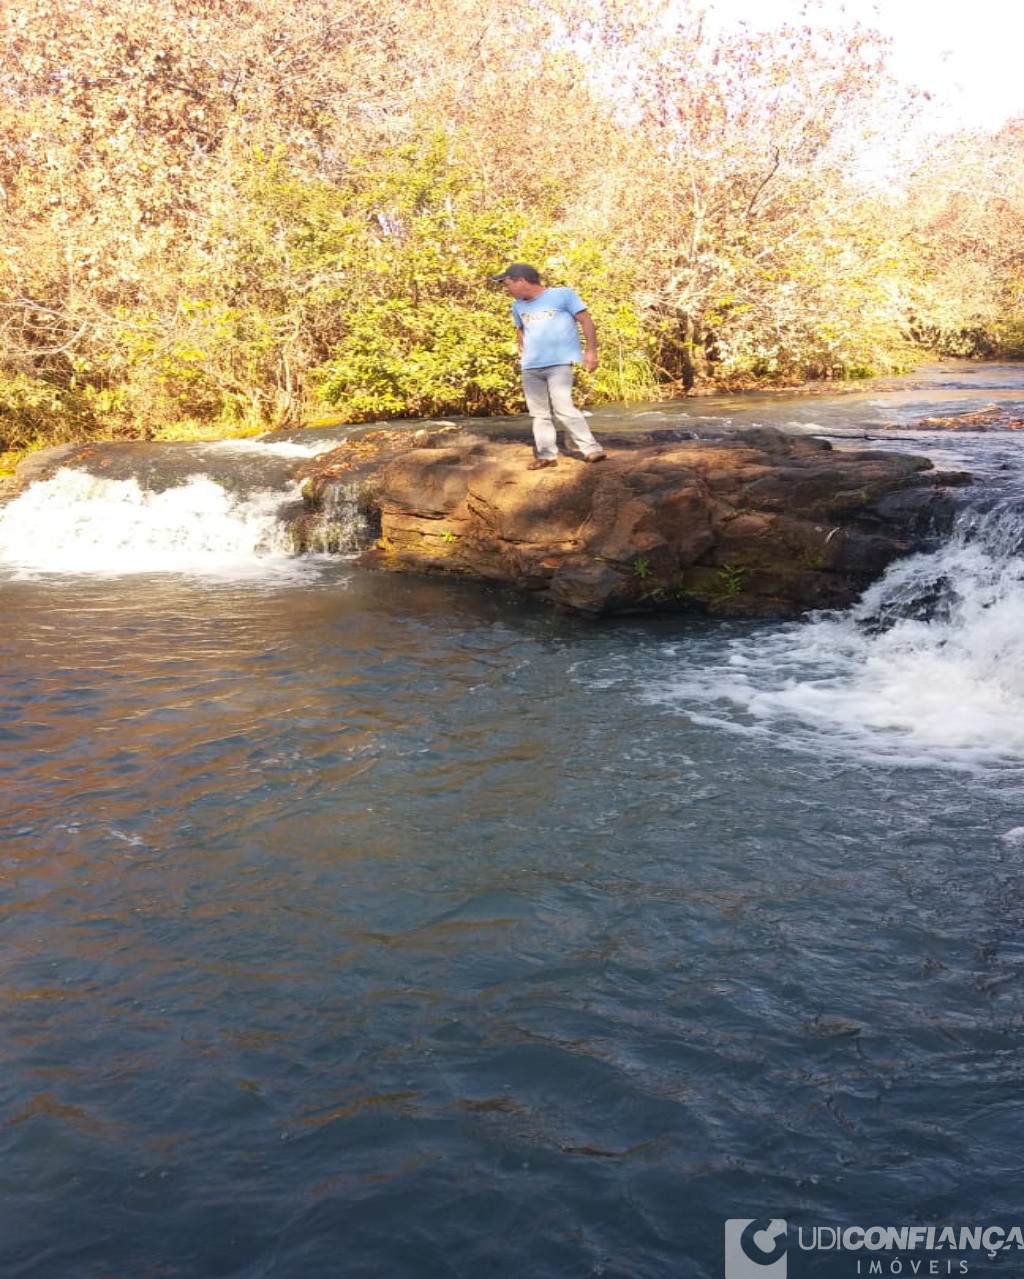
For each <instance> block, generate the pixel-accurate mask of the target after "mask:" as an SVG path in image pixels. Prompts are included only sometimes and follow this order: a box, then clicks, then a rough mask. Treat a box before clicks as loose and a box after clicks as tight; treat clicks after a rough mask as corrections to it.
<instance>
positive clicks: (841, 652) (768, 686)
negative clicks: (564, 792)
mask: <svg viewBox="0 0 1024 1279" xmlns="http://www.w3.org/2000/svg"><path fill="white" fill-rule="evenodd" d="M1021 531H1022V530H1021V522H1020V519H1019V516H1018V515H1017V513H1016V512H1005V511H1004V512H999V513H997V514H995V515H993V516H989V517H984V518H979V517H977V516H974V517H972V518H970V519H968V520H966V521H965V522H964V525H963V526H962V528H961V529H960V531H959V533H958V535H957V536H956V537H954V538H953V539H952V541H951V542H950V543H949V544H948V545H947V546H945V547H943V548H942V549H940V550H939V551H936V552H935V553H934V554H931V555H919V556H915V557H913V558H912V559H908V560H904V561H902V562H900V563H898V564H897V565H895V566H894V567H893V568H892V569H891V570H890V572H889V573H888V574H887V575H886V576H885V577H884V578H883V579H882V580H881V581H880V582H879V583H877V584H876V585H875V586H874V587H873V588H872V589H871V590H869V591H868V592H867V593H866V594H865V596H864V598H863V600H862V601H861V603H860V604H859V605H858V607H857V608H855V609H854V610H852V611H851V612H850V613H848V614H844V615H831V616H825V617H819V618H816V619H812V620H810V621H808V622H805V623H798V624H790V625H787V626H785V627H782V628H780V629H777V630H775V631H772V632H769V633H767V634H765V633H763V632H762V633H759V634H756V635H751V636H745V637H743V638H741V639H737V640H734V641H733V642H732V643H731V645H730V646H729V648H728V649H727V650H726V651H725V652H724V653H723V654H722V655H721V657H720V658H719V660H717V661H715V662H712V663H709V664H707V665H706V666H704V667H702V668H698V669H689V668H688V669H686V670H685V671H683V672H680V674H679V675H678V676H677V677H675V678H673V679H671V680H669V681H667V682H661V683H659V684H658V685H657V686H656V687H653V688H651V689H650V690H649V694H648V695H649V696H650V697H651V698H652V699H653V700H655V701H659V702H662V703H669V704H671V705H674V706H677V707H680V708H682V709H685V710H686V712H687V714H688V715H690V717H691V718H692V719H694V720H695V721H697V722H702V723H709V724H715V725H718V726H720V727H723V728H727V729H729V730H730V731H734V732H744V733H749V732H754V731H757V732H772V733H776V732H777V733H778V734H779V737H780V741H781V740H782V739H783V738H785V744H786V745H787V747H795V748H797V749H807V750H813V751H815V752H816V753H820V752H823V751H824V752H829V753H841V754H844V755H848V754H850V753H851V752H852V753H854V754H856V755H857V756H859V757H861V758H870V759H872V760H875V761H880V760H881V761H884V762H886V763H889V764H893V765H911V766H921V765H933V764H945V765H952V766H957V767H964V768H971V767H975V766H986V765H989V764H995V763H1000V762H1004V763H1019V762H1021V761H1024V563H1022V561H1021V559H1020V556H1019V554H1018V544H1019V541H1020V538H1021Z"/></svg>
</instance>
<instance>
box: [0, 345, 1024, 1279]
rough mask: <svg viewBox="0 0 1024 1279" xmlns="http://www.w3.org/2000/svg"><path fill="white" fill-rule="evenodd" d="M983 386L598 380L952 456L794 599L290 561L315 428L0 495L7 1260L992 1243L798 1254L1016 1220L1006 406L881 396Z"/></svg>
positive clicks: (804, 1270) (997, 371) (535, 1270)
mask: <svg viewBox="0 0 1024 1279" xmlns="http://www.w3.org/2000/svg"><path fill="white" fill-rule="evenodd" d="M989 404H998V405H1000V406H1003V407H1004V408H1007V410H1008V411H1013V412H1017V413H1019V412H1020V411H1021V407H1022V406H1024V369H1021V368H1005V367H1004V368H997V367H987V368H984V367H981V368H974V369H965V368H961V367H949V368H947V369H940V370H934V371H932V372H931V373H930V374H929V376H928V377H926V378H923V379H921V378H919V379H917V380H916V381H915V382H914V383H913V384H904V385H903V386H902V387H901V385H900V384H896V385H895V386H894V387H893V388H892V389H891V390H886V391H885V392H884V393H883V392H878V391H872V392H870V393H865V394H863V395H857V396H845V397H836V398H835V399H817V400H800V399H792V400H789V401H783V400H779V399H771V400H769V399H765V400H763V401H761V400H757V399H748V400H743V399H735V400H712V401H688V402H686V403H685V404H682V405H671V406H659V407H651V406H647V407H646V408H644V407H641V408H630V409H628V410H618V411H614V410H602V411H600V412H599V413H597V414H595V418H594V421H595V426H596V429H597V431H598V433H599V434H600V432H601V431H602V430H604V429H607V428H609V427H614V428H615V429H617V430H618V429H622V428H623V427H624V426H635V427H639V428H643V429H651V427H652V426H654V427H656V426H659V425H665V426H669V427H673V428H679V427H684V428H690V427H692V428H694V429H704V428H712V429H722V428H728V427H730V426H736V425H744V424H748V423H751V422H770V423H774V424H777V425H783V426H786V427H788V428H790V429H797V430H808V431H816V432H819V433H825V434H828V435H829V436H830V438H832V439H833V442H834V443H835V444H836V446H837V447H843V446H844V445H845V444H846V443H847V442H852V443H853V444H859V443H860V441H861V440H862V439H863V438H864V437H869V438H870V439H871V441H872V442H871V445H870V447H887V448H902V449H908V450H910V451H913V452H924V453H927V454H929V455H931V456H933V457H934V458H935V459H936V462H937V464H938V465H940V466H942V467H944V468H948V467H960V468H966V469H970V470H972V471H973V472H975V474H977V475H978V476H979V480H980V482H979V483H978V484H977V485H976V486H974V488H973V489H972V490H970V492H969V493H968V494H967V498H968V502H969V506H970V509H969V510H966V511H965V513H964V516H963V518H962V520H961V522H960V525H959V527H958V529H957V530H956V532H955V534H954V535H953V536H952V537H951V538H950V539H949V541H948V543H947V544H946V545H945V546H944V547H943V548H942V549H940V550H938V551H937V552H935V553H934V554H931V555H922V556H916V557H914V558H913V559H911V560H907V561H904V562H902V563H901V564H898V565H896V566H894V568H893V569H892V570H891V571H890V572H889V574H888V575H887V576H886V577H885V578H884V579H883V580H882V581H881V582H879V583H878V584H877V585H876V586H875V587H874V588H873V589H872V590H871V591H870V592H869V593H868V595H867V596H866V597H865V598H864V600H863V601H862V602H861V603H860V604H859V605H858V606H857V607H856V608H855V609H853V610H851V611H850V612H849V613H847V614H843V615H838V616H826V617H817V618H810V619H807V620H805V621H803V622H800V623H798V624H785V625H779V624H774V623H760V624H751V623H743V624H738V623H730V622H721V621H708V620H706V619H699V618H685V617H679V618H672V619H657V620H649V621H639V620H629V621H618V622H614V623H603V624H599V625H595V624H592V623H581V622H578V621H574V620H571V619H567V618H563V617H559V616H556V615H553V614H551V613H549V612H548V611H547V610H545V609H544V608H542V607H540V606H538V605H534V604H531V603H530V602H524V601H521V600H517V599H515V598H513V597H511V596H510V595H508V594H505V593H503V592H500V591H494V590H490V589H483V588H476V587H472V586H467V585H465V584H461V583H452V582H444V581H441V580H438V581H433V580H420V579H414V578H400V577H392V576H383V575H375V574H371V573H367V572H365V571H362V570H359V569H358V568H356V567H355V566H354V565H353V564H352V562H351V560H350V559H347V558H345V557H344V556H311V557H306V558H303V559H296V558H294V557H292V556H291V555H290V553H289V551H288V546H287V540H286V539H285V538H284V537H283V536H282V532H281V527H280V524H279V522H278V520H277V512H278V511H279V509H280V508H281V507H282V505H283V504H287V503H290V502H293V501H294V499H295V488H294V482H293V481H292V480H291V479H290V478H289V475H290V470H289V468H290V467H291V466H293V464H294V461H295V458H296V457H297V456H301V455H305V456H308V455H309V454H310V453H314V452H316V451H317V450H318V449H324V448H327V447H330V445H331V444H333V443H334V442H335V440H336V436H332V435H331V434H330V433H322V434H321V435H316V434H315V433H314V434H307V435H304V436H302V437H298V436H296V437H272V438H271V439H269V440H268V441H267V442H265V443H262V444H258V445H254V444H249V445H245V446H242V445H220V446H216V447H214V448H210V447H207V448H206V449H203V448H201V447H199V446H191V447H189V448H186V447H185V446H182V448H181V449H180V450H174V449H167V448H165V449H164V450H163V451H162V452H161V451H160V450H157V449H155V448H150V449H149V450H148V451H146V450H140V451H139V452H138V454H137V455H136V454H133V453H132V451H131V450H127V451H122V453H121V454H119V456H121V457H122V458H128V460H129V462H130V466H129V465H127V464H126V466H123V467H122V468H121V471H120V472H118V473H116V474H114V473H107V472H104V473H103V474H94V475H89V474H86V473H84V472H80V471H71V470H64V471H61V472H59V473H58V474H57V476H56V477H54V478H53V479H51V480H48V481H45V482H40V483H37V484H35V485H33V486H32V487H31V488H30V489H28V490H27V492H26V493H25V494H24V495H23V496H22V497H20V498H18V499H16V500H15V501H13V502H11V503H9V504H8V505H7V506H6V507H4V508H0V592H2V599H3V636H2V658H3V668H4V679H3V685H2V687H3V694H2V718H0V750H2V760H3V776H4V780H3V791H2V797H3V799H2V813H0V835H2V838H3V843H2V847H0V918H2V929H3V931H2V937H3V948H2V953H3V957H4V980H3V984H2V986H0V1001H2V1033H0V1098H2V1116H3V1122H2V1125H0V1276H2V1279H23V1277H24V1279H165V1277H171V1276H173V1277H180V1279H214V1277H220V1276H224V1277H228V1276H231V1277H233V1279H270V1277H273V1279H327V1277H334V1276H344V1277H346V1279H348V1277H349V1276H353V1277H354V1276H359V1277H362V1276H367V1277H370V1276H381V1277H383V1279H449V1277H453V1276H458V1277H460V1279H477V1277H478V1276H480V1277H484V1276H486V1277H488V1279H490V1277H494V1279H513V1277H514V1279H527V1277H529V1279H563V1277H564V1279H568V1277H570V1276H572V1277H575V1276H609V1277H617V1279H627V1277H628V1279H647V1277H650V1279H665V1277H668V1276H681V1277H682V1279H690V1277H696V1279H703V1277H704V1276H707V1277H714V1279H721V1276H723V1275H725V1276H726V1279H749V1277H750V1276H751V1275H754V1276H757V1275H775V1276H777V1277H778V1276H779V1275H780V1274H781V1273H782V1272H783V1271H782V1270H780V1269H779V1265H780V1264H781V1266H782V1267H783V1268H784V1267H785V1265H786V1261H787V1260H788V1267H789V1270H788V1273H789V1276H790V1279H801V1276H804V1275H807V1276H820V1277H822V1279H842V1277H844V1276H854V1275H858V1274H862V1273H863V1274H867V1273H869V1269H868V1267H869V1264H872V1263H874V1262H877V1263H878V1264H880V1265H881V1266H883V1269H882V1270H876V1271H872V1272H871V1273H885V1274H889V1273H900V1271H899V1270H896V1269H894V1264H896V1262H897V1261H898V1259H900V1258H902V1262H901V1264H902V1273H903V1274H911V1273H923V1274H942V1275H946V1274H961V1273H970V1274H993V1275H1002V1276H1013V1275H1019V1274H1021V1273H1024V1251H1019V1250H1018V1249H1017V1247H1016V1244H1015V1243H1013V1244H1012V1246H1011V1248H1010V1249H1009V1250H1007V1251H1003V1252H1001V1253H1000V1254H999V1255H998V1256H996V1257H995V1258H994V1259H993V1258H992V1257H990V1256H988V1255H987V1254H986V1252H985V1250H984V1249H980V1248H974V1249H973V1250H972V1249H971V1248H970V1247H969V1248H968V1250H967V1251H955V1250H951V1249H950V1248H949V1247H948V1246H947V1247H946V1248H945V1250H944V1251H943V1250H936V1251H934V1252H932V1253H928V1254H925V1253H924V1252H922V1250H921V1245H920V1244H918V1247H917V1251H916V1252H914V1251H904V1252H902V1253H900V1252H899V1251H895V1252H894V1251H885V1250H876V1251H866V1250H863V1249H862V1250H860V1251H853V1250H849V1251H842V1252H839V1251H832V1252H827V1251H820V1250H819V1251H811V1250H808V1249H805V1248H804V1247H803V1246H802V1244H801V1243H800V1242H799V1241H798V1240H799V1239H802V1240H803V1243H806V1242H807V1241H808V1240H809V1239H811V1240H813V1239H815V1238H817V1239H819V1241H820V1240H821V1239H823V1238H827V1229H826V1228H828V1227H840V1228H842V1227H848V1226H851V1225H852V1226H861V1227H865V1228H868V1227H872V1226H896V1227H899V1226H907V1227H909V1226H916V1225H925V1226H929V1225H930V1226H936V1227H943V1226H946V1225H949V1224H952V1225H954V1226H956V1227H957V1228H958V1229H959V1227H960V1226H967V1227H974V1226H979V1227H981V1226H985V1227H999V1228H1001V1229H1003V1230H1005V1231H1007V1232H1010V1231H1012V1229H1013V1228H1014V1227H1022V1226H1024V1208H1022V1203H1021V1195H1020V1188H1021V1181H1022V1163H1024V1156H1022V1154H1021V1151H1022V1149H1024V1058H1022V1055H1021V1049H1022V1043H1024V988H1022V979H1024V568H1022V561H1021V558H1020V549H1021V541H1022V538H1024V521H1022V519H1021V516H1020V498H1021V492H1022V488H1024V468H1022V466H1021V462H1020V459H1019V449H1020V447H1021V443H1022V442H1024V437H1021V436H1020V435H1019V433H1014V432H1012V431H1007V430H1004V431H1000V430H996V431H986V432H981V431H979V432H956V433H955V434H951V433H948V432H947V433H940V432H933V433H925V434H921V433H919V432H911V431H909V430H908V429H903V428H905V427H907V426H908V425H909V423H910V421H911V420H912V419H914V418H915V417H919V416H921V415H922V414H925V413H931V414H942V413H948V412H964V411H967V410H970V409H976V408H981V407H985V406H987V405H989ZM883 427H884V428H886V429H885V430H884V431H883ZM880 436H882V437H884V438H883V439H882V441H881V443H880V442H879V437H880ZM155 457H157V458H163V459H164V461H163V462H162V463H160V464H158V463H157V462H155V461H154V458H155ZM168 459H170V460H168ZM172 462H173V465H172ZM161 466H162V467H163V470H162V471H161ZM154 468H156V469H155V470H154ZM100 469H102V468H100ZM114 469H115V470H116V468H114ZM170 471H173V476H171V475H170ZM158 473H159V474H158ZM160 474H162V475H163V478H162V479H161V478H160V477H159V475H160ZM736 1218H739V1219H763V1220H764V1221H765V1222H767V1220H768V1219H774V1220H785V1221H788V1222H789V1234H788V1241H789V1252H788V1257H787V1256H786V1254H783V1258H782V1261H781V1263H776V1266H775V1268H774V1269H772V1268H771V1266H769V1265H767V1264H758V1258H762V1259H763V1256H764V1255H766V1254H759V1253H754V1254H751V1255H752V1256H753V1258H754V1259H753V1260H750V1259H749V1258H748V1257H743V1258H738V1256H737V1255H735V1254H733V1255H730V1256H728V1257H727V1256H726V1255H725V1252H724V1249H725V1240H726V1236H727V1233H728V1230H730V1229H732V1230H735V1229H736V1228H735V1227H726V1221H727V1219H736ZM798 1227H802V1228H803V1235H802V1236H798V1233H797V1231H798ZM817 1227H821V1228H822V1230H821V1231H819V1233H818V1235H814V1233H813V1231H814V1229H815V1228H817ZM823 1232H825V1233H823ZM1022 1242H1024V1241H1022ZM968 1243H969V1244H970V1243H971V1240H969V1241H968ZM747 1251H748V1253H749V1248H748V1250H747ZM990 1251H992V1252H995V1251H996V1249H995V1248H993V1249H991V1250H990ZM922 1259H924V1260H923V1268H920V1269H918V1270H917V1271H916V1272H915V1271H914V1270H913V1269H912V1264H911V1263H915V1264H917V1265H918V1266H921V1265H922ZM929 1264H932V1265H933V1266H937V1267H938V1268H937V1269H936V1268H932V1269H929V1268H928V1267H929ZM963 1265H966V1266H967V1267H968V1270H967V1271H964V1270H963V1269H962V1266H963Z"/></svg>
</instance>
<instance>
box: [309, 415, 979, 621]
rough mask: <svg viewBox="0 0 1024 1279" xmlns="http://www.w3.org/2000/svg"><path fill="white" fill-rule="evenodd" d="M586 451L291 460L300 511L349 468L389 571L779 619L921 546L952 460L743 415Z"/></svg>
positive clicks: (428, 448)
mask: <svg viewBox="0 0 1024 1279" xmlns="http://www.w3.org/2000/svg"><path fill="white" fill-rule="evenodd" d="M603 443H604V444H605V448H606V451H607V454H608V456H607V459H606V460H605V461H604V462H603V463H601V464H600V465H587V464H584V463H583V461H582V460H580V459H576V458H571V457H565V456H562V457H561V458H560V459H559V463H558V465H557V466H555V467H551V468H547V469H543V470H539V471H530V470H529V469H528V464H529V463H530V461H532V457H533V455H532V452H531V450H530V447H529V444H528V442H527V439H525V438H518V439H504V440H502V439H495V438H494V437H493V436H491V437H483V436H478V435H472V434H467V433H463V432H459V431H453V432H444V431H442V432H436V433H433V434H431V433H429V432H419V433H418V435H417V436H415V437H413V439H412V444H413V445H414V446H413V447H406V448H403V449H400V450H393V451H392V452H391V453H390V454H389V455H387V456H380V457H378V458H377V459H375V461H373V462H366V461H364V462H363V464H362V465H361V466H360V467H359V468H356V469H355V470H354V469H353V468H352V467H350V466H349V465H348V463H347V462H346V460H345V456H344V450H338V451H337V456H336V455H334V454H327V455H325V456H324V457H322V458H320V459H318V460H317V462H316V464H314V465H313V466H312V467H311V468H310V471H309V474H308V476H307V479H306V485H305V490H304V491H305V497H306V503H307V507H308V510H309V511H310V512H315V511H316V510H317V509H319V508H320V507H321V506H322V505H323V504H324V503H329V502H330V501H332V500H335V499H334V494H335V491H336V488H337V486H338V485H339V484H341V483H345V484H348V485H349V486H351V485H352V483H353V482H355V483H357V484H358V486H359V493H360V502H361V504H362V505H363V506H364V508H365V509H366V511H367V512H368V514H370V516H371V517H372V519H373V521H374V523H375V526H376V529H377V537H376V540H375V542H374V544H373V546H372V547H371V548H370V549H368V550H367V551H365V552H364V553H363V555H362V557H361V562H362V563H363V564H364V565H367V566H370V567H373V568H377V569H381V570H389V571H398V572H411V573H446V574H459V575H462V576H465V577H470V578H476V579H480V580H483V581H488V582H497V583H502V584H505V585H507V586H509V587H513V588H515V589H518V590H521V591H524V592H529V593H532V594H534V595H537V596H539V597H541V598H543V599H545V600H547V601H548V602H550V603H551V604H552V605H555V606H558V607H559V608H563V609H567V610H571V611H573V612H577V613H581V614H588V615H591V616H610V615H614V614H623V613H645V612H667V611H687V610H695V609H696V610H701V611H704V612H709V613H713V614H718V615H725V616H746V617H791V616H796V615H799V614H800V613H803V612H806V611H808V610H811V609H819V608H834V607H844V606H846V605H848V604H850V603H852V602H853V601H854V600H855V599H856V598H857V597H858V596H859V595H860V594H861V592H862V591H863V590H864V589H865V587H866V586H868V585H869V584H870V583H871V582H872V581H873V580H875V579H876V578H877V577H878V576H879V575H880V574H881V573H882V572H883V571H884V569H885V568H886V566H887V565H888V564H889V563H891V562H892V561H893V560H894V559H896V558H898V557H900V556H902V555H906V554H909V553H911V552H913V551H916V550H919V549H924V548H925V547H927V546H929V545H932V544H934V542H935V540H936V539H937V538H938V537H940V536H941V535H942V533H943V532H944V531H945V530H946V529H948V527H949V525H950V523H951V520H952V517H953V514H954V510H955V500H954V497H953V489H955V488H956V487H957V486H958V485H960V484H963V483H967V482H969V477H967V476H965V475H963V474H960V473H952V474H950V473H939V472H936V471H935V470H934V469H933V467H932V464H931V462H929V461H928V460H927V459H926V458H921V457H912V456H907V455H903V454H895V453H889V452H882V451H870V450H868V451H865V450H861V451H855V450H847V449H834V448H833V447H832V446H831V445H830V444H829V443H828V442H827V441H825V440H821V439H816V438H812V437H808V436H804V435H790V434H787V433H785V432H782V431H779V430H777V429H774V428H770V427H765V428H753V429H750V430H747V431H737V432H735V433H733V434H731V435H729V436H728V437H724V438H722V437H720V438H715V439H692V438H685V437H683V438H680V436H679V435H678V434H677V433H674V432H659V433H657V435H656V436H650V435H649V436H642V437H637V436H621V437H618V436H605V437H604V439H603Z"/></svg>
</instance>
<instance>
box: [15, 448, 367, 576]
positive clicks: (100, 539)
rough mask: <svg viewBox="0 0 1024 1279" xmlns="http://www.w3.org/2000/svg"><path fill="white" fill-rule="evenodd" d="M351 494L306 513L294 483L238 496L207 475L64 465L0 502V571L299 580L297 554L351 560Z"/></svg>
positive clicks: (354, 534)
mask: <svg viewBox="0 0 1024 1279" xmlns="http://www.w3.org/2000/svg"><path fill="white" fill-rule="evenodd" d="M359 533H360V519H359V516H358V512H357V509H356V500H355V497H354V496H351V497H349V496H347V495H346V494H345V493H343V492H339V493H337V494H336V495H335V496H334V498H333V501H332V504H331V507H330V509H329V510H323V511H321V512H317V513H316V514H312V513H309V512H306V511H305V508H304V505H303V501H302V494H301V490H300V487H299V484H298V482H297V481H294V480H289V481H287V482H286V483H285V485H284V487H253V488H243V489H239V488H237V487H236V486H231V485H229V484H227V483H223V482H221V481H220V480H219V479H214V478H211V476H210V475H208V474H205V473H195V474H192V475H188V476H184V477H181V478H180V479H179V480H178V482H176V483H173V484H171V485H169V486H165V487H160V488H149V487H146V486H145V484H144V483H143V482H140V479H139V478H137V477H135V476H130V477H127V478H113V477H108V476H105V475H96V474H93V473H91V472H90V471H88V470H81V469H77V468H71V467H65V468H62V469H60V470H58V471H56V473H55V474H53V475H52V476H50V477H49V478H47V479H41V480H37V481H36V482H35V483H32V484H30V485H29V487H28V488H26V489H25V491H24V492H23V493H21V494H20V495H19V496H17V497H15V498H13V499H12V500H10V501H9V502H7V503H6V504H4V505H0V568H2V569H4V570H6V571H7V572H10V573H14V574H16V575H27V576H35V575H38V574H75V575H80V574H98V575H104V574H131V573H190V574H204V575H205V574H214V575H227V576H234V575H243V576H249V575H253V574H256V575H260V574H264V573H267V572H271V573H274V572H276V573H281V572H286V573H295V572H298V573H301V572H303V571H304V570H308V569H309V568H310V567H311V564H310V559H309V555H308V554H307V555H301V554H300V552H308V553H311V554H313V555H316V554H317V553H330V554H333V555H337V554H339V553H340V554H345V553H352V552H353V551H355V550H356V549H358V544H359Z"/></svg>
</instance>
